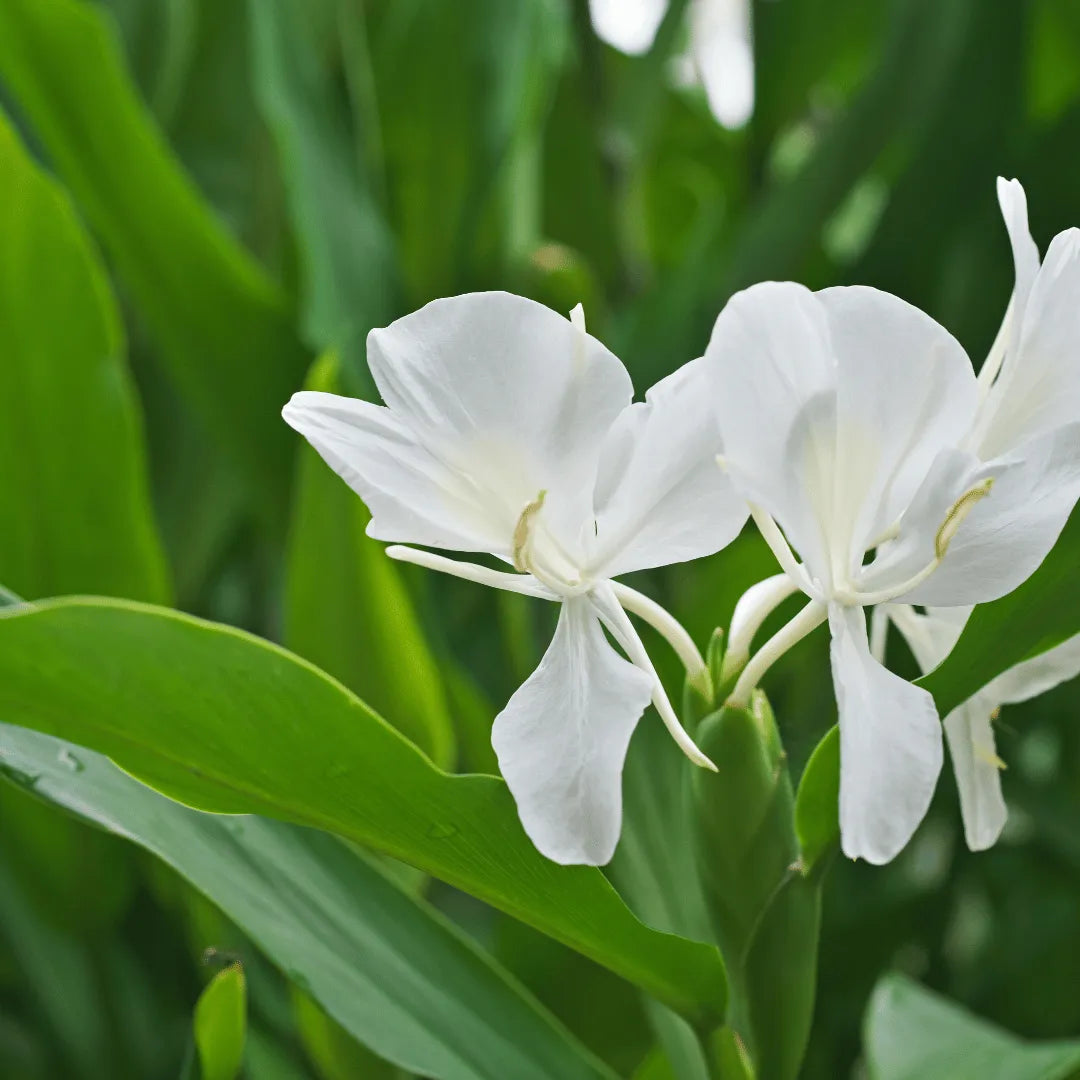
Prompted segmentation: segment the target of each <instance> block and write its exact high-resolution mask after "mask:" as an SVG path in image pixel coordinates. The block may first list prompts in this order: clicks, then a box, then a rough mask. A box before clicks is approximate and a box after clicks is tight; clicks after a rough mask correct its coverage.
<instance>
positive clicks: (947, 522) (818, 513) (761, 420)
mask: <svg viewBox="0 0 1080 1080" xmlns="http://www.w3.org/2000/svg"><path fill="white" fill-rule="evenodd" d="M1004 190H1005V194H1006V198H1005V201H1006V204H1007V207H1008V208H1009V209H1011V210H1012V211H1013V212H1015V209H1016V204H1015V198H1014V197H1013V196H1011V195H1010V193H1011V192H1013V191H1014V190H1017V189H1014V188H1012V187H1010V186H1008V185H1006V186H1005V188H1004ZM1007 214H1008V209H1007ZM1010 231H1011V233H1012V235H1013V242H1014V246H1015V247H1017V250H1021V249H1022V248H1024V245H1022V244H1021V243H1020V240H1019V239H1018V237H1019V232H1018V230H1017V228H1016V225H1015V217H1014V218H1013V219H1011V223H1010ZM1024 233H1025V235H1026V229H1025V230H1024ZM1076 236H1077V234H1076V232H1075V231H1074V230H1072V231H1070V233H1068V234H1063V236H1062V237H1058V238H1057V239H1056V240H1055V241H1054V244H1052V245H1051V248H1050V251H1049V252H1048V254H1047V259H1046V263H1045V265H1044V266H1043V268H1042V270H1041V271H1039V272H1038V273H1034V272H1033V271H1031V268H1030V258H1029V257H1028V256H1029V255H1030V251H1027V249H1026V248H1024V251H1025V252H1026V254H1024V259H1025V261H1024V264H1023V265H1024V276H1023V277H1021V275H1020V273H1019V269H1018V284H1017V290H1016V294H1015V296H1014V300H1013V302H1012V305H1011V307H1010V315H1009V317H1008V318H1007V320H1006V323H1007V327H1006V330H1005V331H1004V332H1003V335H1002V337H1003V341H1002V343H1000V344H999V346H998V350H999V352H1000V353H1001V360H1000V375H999V376H998V379H997V381H996V382H994V383H993V384H989V380H988V379H987V380H985V381H984V388H983V389H980V387H979V386H978V385H977V383H976V379H975V375H974V373H973V371H972V368H971V364H970V363H969V361H968V359H967V357H966V355H965V354H964V351H963V349H962V348H961V347H960V345H959V344H958V343H957V342H956V341H955V340H954V339H953V338H952V337H951V336H950V335H949V333H948V332H947V331H946V330H944V329H943V328H942V327H941V326H939V325H938V324H937V323H935V322H934V321H933V320H932V319H930V318H929V317H927V316H926V315H924V314H922V313H921V312H919V311H918V310H917V309H915V308H913V307H911V306H910V305H909V304H906V303H905V302H904V301H902V300H899V299H897V298H896V297H893V296H889V295H888V294H885V293H881V292H878V291H877V290H874V289H869V288H861V287H852V288H837V289H826V290H824V291H823V292H820V293H811V292H810V291H809V290H807V289H804V288H802V287H801V286H799V285H794V284H790V283H788V284H776V283H766V284H763V285H758V286H755V287H753V288H751V289H748V290H747V291H746V292H743V293H740V294H739V295H737V296H736V297H734V298H733V299H732V300H731V302H730V303H729V304H728V306H727V307H726V308H725V309H724V311H723V312H722V313H721V314H720V317H719V318H718V320H717V323H716V326H715V328H714V331H713V336H712V340H711V342H710V344H709V348H708V350H707V352H706V357H705V359H706V366H707V370H708V372H709V374H710V375H711V377H712V378H713V380H714V384H715V392H714V399H715V401H716V402H717V407H718V414H719V418H720V433H721V438H722V441H723V443H724V447H725V463H726V466H727V468H728V470H729V472H730V475H731V476H732V478H733V479H734V480H735V483H736V486H737V487H738V488H739V490H740V491H741V492H742V493H743V494H744V495H745V497H746V498H747V499H748V501H749V502H750V504H751V513H752V515H753V517H754V519H755V521H756V522H757V523H758V526H759V528H760V529H761V532H762V534H763V535H764V537H765V539H766V540H767V541H768V543H769V544H770V546H771V547H772V548H773V550H774V552H775V553H776V555H777V559H778V560H779V562H780V565H781V568H782V569H783V570H784V571H785V572H786V573H787V574H788V575H789V577H790V578H791V580H792V581H793V582H794V583H795V584H796V585H797V587H798V588H799V589H801V590H802V591H803V592H804V593H806V595H807V596H809V597H810V598H811V602H810V604H809V605H807V607H806V608H805V609H804V610H803V611H802V612H800V614H799V615H797V616H796V617H795V619H793V620H792V622H791V623H789V624H788V626H786V627H785V628H784V629H783V630H781V631H780V632H779V633H778V634H777V635H776V636H775V637H774V639H773V640H771V641H770V642H768V643H767V644H766V645H765V646H764V647H763V648H762V649H761V650H760V651H759V653H758V654H757V655H755V656H754V658H753V659H751V660H750V661H749V663H748V664H747V665H746V667H745V668H744V669H743V671H742V674H741V675H740V676H739V679H738V683H737V685H736V688H735V692H734V694H733V700H734V701H735V702H736V703H739V702H742V701H745V700H748V697H749V692H750V690H751V689H752V688H753V686H754V685H755V684H756V682H757V680H758V679H759V678H760V677H761V675H762V674H763V672H764V671H765V670H766V668H767V667H768V666H769V664H771V663H772V662H773V661H774V660H775V659H776V658H777V657H778V656H779V655H780V654H781V653H782V652H783V651H784V650H786V649H787V648H788V647H790V646H791V645H792V644H794V643H795V642H796V641H798V640H799V639H800V638H801V637H803V636H805V635H806V634H807V633H809V632H810V631H811V630H812V629H813V628H814V627H816V626H817V625H819V624H820V623H821V622H823V621H825V620H826V619H827V620H828V622H829V625H830V629H831V632H832V669H833V681H834V685H835V689H836V697H837V705H838V710H839V718H840V731H841V760H842V769H841V785H840V787H841V790H840V820H841V831H842V838H843V848H844V851H845V853H846V854H848V855H849V856H852V857H862V858H865V859H867V860H869V861H871V862H877V863H880V862H886V861H888V860H889V859H891V858H892V857H893V856H894V855H895V854H896V853H897V852H898V851H899V850H900V849H901V848H902V847H903V846H904V844H906V843H907V841H908V839H909V838H910V836H911V834H912V832H913V831H914V829H915V827H916V826H917V825H918V823H919V821H920V820H921V819H922V817H923V815H924V814H925V812H926V808H927V806H928V805H929V801H930V797H931V795H932V794H933V789H934V785H935V783H936V780H937V775H938V772H939V771H940V768H941V761H942V746H941V726H940V724H939V723H938V717H937V713H936V710H935V707H934V703H933V700H932V699H931V697H930V695H929V694H928V693H927V692H926V691H925V690H923V689H921V688H919V687H916V686H913V685H911V684H909V683H908V682H906V681H905V680H903V679H901V678H899V677H898V676H897V675H894V674H893V673H891V672H889V671H888V670H887V669H886V668H884V667H883V666H882V665H881V664H880V663H878V662H877V661H876V660H875V659H874V658H873V657H872V656H871V654H870V649H869V643H868V639H867V632H866V621H865V616H864V613H863V610H862V609H863V608H866V607H872V606H875V605H878V604H886V603H892V602H899V603H913V604H934V605H940V606H955V605H970V604H976V603H981V602H984V601H987V600H993V599H996V598H997V597H999V596H1003V595H1004V594H1005V593H1007V592H1010V591H1011V590H1012V589H1014V588H1016V586H1017V585H1019V584H1020V583H1021V582H1022V581H1024V580H1025V579H1026V578H1027V577H1028V576H1029V575H1030V574H1031V573H1032V572H1033V571H1034V570H1035V569H1036V567H1038V565H1039V563H1041V562H1042V560H1043V558H1044V557H1045V556H1046V554H1047V552H1048V551H1049V550H1050V548H1051V547H1052V546H1053V543H1054V541H1055V540H1056V539H1057V536H1058V534H1059V533H1060V531H1061V528H1062V527H1063V525H1064V523H1065V521H1066V519H1067V517H1068V515H1069V512H1070V511H1071V509H1072V507H1073V505H1074V504H1075V502H1076V500H1077V497H1078V496H1080V424H1078V423H1076V422H1075V421H1074V420H1072V419H1069V416H1070V414H1069V410H1068V408H1064V409H1058V408H1057V407H1056V406H1055V404H1054V402H1053V401H1052V400H1051V398H1052V396H1053V395H1062V396H1064V394H1065V391H1064V390H1063V389H1062V387H1063V386H1064V385H1065V384H1067V385H1068V387H1069V392H1070V393H1071V392H1075V391H1076V390H1077V389H1080V332H1078V331H1080V305H1078V304H1077V297H1078V296H1080V291H1078V285H1080V263H1078V260H1077V250H1078V248H1077V242H1076ZM1022 253H1023V252H1022ZM1035 258H1036V263H1037V255H1036V257H1035ZM1017 262H1018V268H1019V266H1020V256H1018V259H1017ZM980 401H981V404H980ZM1071 416H1072V417H1080V410H1078V409H1076V408H1073V409H1072V412H1071ZM986 417H989V419H986ZM1067 419H1068V422H1063V421H1065V420H1067ZM789 545H790V546H789ZM792 548H794V549H795V551H797V552H798V553H799V555H800V556H801V557H802V562H799V561H797V559H796V557H795V555H794V554H793V552H792V550H791V549H792Z"/></svg>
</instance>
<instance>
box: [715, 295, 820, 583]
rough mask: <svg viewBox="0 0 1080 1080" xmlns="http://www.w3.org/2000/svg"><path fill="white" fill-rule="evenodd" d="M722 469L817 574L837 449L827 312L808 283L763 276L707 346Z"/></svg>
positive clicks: (734, 302)
mask: <svg viewBox="0 0 1080 1080" xmlns="http://www.w3.org/2000/svg"><path fill="white" fill-rule="evenodd" d="M704 367H705V370H706V372H707V373H708V375H709V378H710V379H711V381H712V394H711V396H712V399H713V402H714V404H715V407H716V409H717V415H718V419H719V426H720V437H721V440H722V442H723V446H724V457H725V459H726V463H727V468H728V470H729V473H730V475H731V477H732V479H733V481H734V482H735V485H736V487H737V488H738V489H739V490H740V491H741V493H742V494H743V495H744V496H745V497H746V499H747V500H748V501H749V502H752V503H755V504H757V505H759V506H761V507H762V508H763V509H764V510H766V511H767V512H768V513H769V514H771V515H772V516H773V517H775V518H776V519H777V521H778V522H779V523H780V525H781V526H782V527H783V529H784V532H785V533H786V534H787V538H788V541H789V542H790V543H791V545H792V546H793V547H794V548H795V549H796V550H797V551H798V552H799V554H800V555H801V556H802V558H803V560H804V561H805V562H806V564H807V566H808V567H809V569H810V572H811V574H812V575H813V576H814V577H816V578H817V579H818V580H824V579H825V578H827V576H828V573H829V558H828V554H827V549H826V538H825V536H824V533H823V530H822V521H823V520H825V518H826V516H827V515H826V514H825V509H826V508H825V507H822V505H821V504H822V503H827V502H828V500H829V499H830V498H831V490H832V488H831V481H827V480H826V478H827V477H830V476H831V475H832V465H833V457H834V452H835V400H836V365H835V362H834V359H833V355H832V345H831V342H830V339H829V328H828V322H827V319H826V317H825V311H824V309H823V308H822V306H821V304H820V303H818V301H817V299H816V298H815V296H814V294H813V293H812V292H810V290H809V289H806V288H804V287H803V286H801V285H796V284H794V283H792V282H772V281H769V282H763V283H762V284H760V285H754V286H752V287H751V288H749V289H746V290H745V291H743V292H740V293H736V294H735V296H733V297H732V298H731V299H730V300H729V301H728V303H727V305H726V306H725V307H724V310H723V311H721V312H720V315H719V317H718V318H717V320H716V325H715V326H714V327H713V332H712V337H711V338H710V339H709V345H708V348H707V349H706V350H705V358H704Z"/></svg>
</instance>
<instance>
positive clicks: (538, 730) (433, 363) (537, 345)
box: [284, 293, 746, 864]
mask: <svg viewBox="0 0 1080 1080" xmlns="http://www.w3.org/2000/svg"><path fill="white" fill-rule="evenodd" d="M368 360H369V365H370V368H371V372H372V375H373V376H374V379H375V382H376V385H377V386H378V388H379V391H380V393H381V394H382V397H383V400H384V401H385V402H386V405H385V406H380V405H373V404H370V403H368V402H365V401H357V400H352V399H348V398H342V397H338V396H336V395H332V394H324V393H316V392H302V393H298V394H296V395H295V396H294V397H293V399H292V401H291V402H290V403H289V404H288V405H287V406H286V408H285V410H284V416H285V419H286V420H287V421H288V422H289V423H290V424H291V425H292V426H293V427H294V428H296V429H297V430H298V431H299V432H300V433H301V434H303V435H304V436H305V438H307V440H308V441H309V442H310V443H311V444H312V445H313V446H314V447H315V449H316V450H318V452H319V453H320V454H321V455H322V456H323V457H324V458H325V459H326V461H327V462H328V464H330V466H331V467H332V468H334V469H335V470H336V471H337V472H338V473H339V474H340V475H341V476H342V477H343V478H344V479H345V481H346V482H347V483H348V484H349V485H350V486H351V487H352V488H353V489H354V490H355V491H356V492H357V493H358V494H359V495H360V496H361V497H362V498H363V499H364V501H365V502H366V503H367V505H368V507H369V509H370V510H371V513H372V519H371V522H370V525H369V527H368V533H369V534H370V535H371V536H373V537H375V538H377V539H379V540H387V541H395V542H399V544H400V543H408V544H419V545H424V546H426V547H433V548H443V549H451V550H456V551H462V552H479V553H485V554H489V555H492V556H494V557H496V558H497V559H499V560H502V562H504V563H505V564H507V565H508V569H507V570H498V569H494V568H492V567H489V566H485V565H481V564H479V563H473V562H464V561H458V560H455V559H450V558H447V557H445V556H442V555H437V554H434V553H432V552H429V551H425V550H420V549H418V548H415V547H405V546H397V545H396V546H392V547H390V548H388V549H387V553H388V554H389V555H390V556H392V557H393V558H396V559H401V560H404V561H407V562H413V563H418V564H419V565H421V566H426V567H429V568H431V569H434V570H439V571H442V572H444V573H448V574H453V575H455V576H457V577H462V578H467V579H468V580H471V581H476V582H479V583H481V584H485V585H491V586H493V587H495V588H498V589H506V590H509V591H511V592H518V593H523V594H525V595H528V596H533V597H538V598H540V599H543V600H549V601H555V602H558V603H560V605H561V610H560V614H559V620H558V625H557V627H556V630H555V636H554V639H553V640H552V643H551V645H550V647H549V648H548V650H547V652H546V653H545V655H544V657H543V659H542V660H541V662H540V666H539V667H538V668H537V669H536V671H535V672H534V673H533V674H532V675H531V676H530V677H529V678H528V679H527V680H526V681H525V683H524V684H523V685H522V686H521V687H520V689H518V690H517V691H516V692H515V693H514V695H513V696H512V697H511V699H510V701H509V703H508V704H507V706H506V708H505V709H503V711H502V712H501V713H499V715H498V716H497V717H496V719H495V723H494V727H493V730H492V743H493V745H494V748H495V752H496V755H497V756H498V759H499V768H500V770H501V772H502V774H503V776H504V778H505V779H506V782H507V784H508V785H509V787H510V790H511V792H512V793H513V796H514V798H515V800H516V802H517V806H518V812H519V815H520V817H521V821H522V824H523V825H524V827H525V830H526V832H527V833H528V834H529V836H530V838H531V839H532V840H533V842H534V843H535V844H536V846H537V847H538V848H539V850H540V851H541V852H543V853H544V854H545V855H547V856H548V857H549V858H551V859H553V860H555V861H557V862H561V863H590V864H603V863H605V862H607V861H608V860H609V859H610V858H611V855H612V853H613V851H614V849H615V845H616V843H617V841H618V837H619V830H620V823H621V790H620V788H621V775H622V767H623V761H624V758H625V755H626V750H627V746H628V744H629V740H630V736H631V734H632V733H633V730H634V727H635V725H636V723H637V721H638V719H639V717H640V716H641V714H642V712H643V710H644V709H645V707H646V706H647V705H648V703H649V702H650V701H652V703H653V704H654V705H655V706H656V709H657V711H658V712H659V714H660V717H661V719H662V720H663V722H664V723H665V725H666V726H667V728H668V730H669V731H670V732H671V735H672V737H673V738H674V739H675V741H676V742H677V743H678V744H679V746H680V747H681V749H682V750H683V751H684V752H685V753H686V755H687V756H688V757H689V758H690V759H691V760H693V761H695V762H696V763H697V764H699V765H703V766H706V767H708V766H709V765H710V764H711V763H710V762H709V761H708V759H707V758H706V757H705V756H704V755H703V754H702V753H701V752H700V751H699V750H698V749H697V747H696V746H695V745H694V743H693V742H692V741H691V739H690V738H689V736H688V735H687V733H686V732H685V731H684V730H683V728H682V726H681V725H680V723H679V720H678V718H677V717H676V715H675V712H674V710H673V709H672V707H671V704H670V702H669V701H668V699H667V697H666V695H665V693H664V689H663V686H662V685H661V683H660V680H659V678H658V677H657V674H656V671H655V669H654V667H653V665H652V662H651V661H650V659H649V656H648V654H647V653H646V651H645V648H644V646H643V644H642V642H641V639H640V638H639V637H638V634H637V631H636V629H635V628H634V626H633V624H632V623H631V621H630V619H629V618H628V616H627V614H626V613H627V612H631V613H632V614H634V615H636V616H638V617H640V618H642V619H644V620H645V621H646V622H649V623H651V624H652V625H653V626H654V627H655V628H656V629H657V630H659V631H660V633H661V634H663V635H664V636H665V637H666V638H667V640H668V641H669V642H670V643H671V644H672V646H674V648H675V649H676V651H677V652H678V654H679V656H680V658H681V659H682V660H683V662H684V664H685V665H686V666H687V670H688V673H689V674H690V676H691V677H693V678H698V679H704V678H707V675H706V671H705V667H704V664H703V662H702V659H701V656H700V653H699V652H698V650H697V648H696V647H695V645H694V643H693V641H692V640H691V639H690V637H689V635H688V634H687V633H686V631H685V630H683V628H682V627H681V626H680V625H679V624H678V623H677V622H676V621H675V620H674V619H673V618H672V617H671V616H670V615H669V614H668V613H667V612H666V611H664V610H663V609H662V608H661V607H660V606H659V605H657V604H656V603H654V602H653V601H652V600H650V599H648V598H647V597H645V596H643V595H642V594H640V593H638V592H636V591H635V590H633V589H630V588H629V587H627V586H625V585H623V584H621V583H618V582H616V581H614V580H613V579H614V578H616V577H618V576H620V575H622V574H626V573H629V572H631V571H634V570H642V569H646V568H649V567H656V566H661V565H665V564H667V563H674V562H681V561H684V560H687V559H694V558H698V557H701V556H704V555H709V554H712V553H713V552H715V551H718V550H719V549H720V548H722V547H723V546H724V545H725V544H727V543H728V542H729V541H730V540H731V539H732V538H733V537H734V536H735V535H736V533H737V532H738V531H739V529H740V528H741V526H742V524H743V522H744V521H745V518H746V509H745V505H744V504H743V503H742V502H741V500H740V499H738V498H737V496H736V495H735V493H734V490H733V488H732V486H731V484H730V481H729V480H728V479H727V478H726V477H724V476H723V475H722V474H721V473H720V472H719V471H718V470H717V469H716V468H715V465H714V463H713V461H714V458H715V454H716V451H717V448H718V442H717V437H716V426H715V418H714V416H713V414H712V411H711V407H710V406H709V404H708V403H707V402H705V401H703V399H702V398H701V396H700V395H699V394H697V393H696V388H695V386H694V385H693V384H691V383H690V382H688V380H687V379H686V378H685V374H684V373H683V372H677V373H676V374H675V375H673V376H671V377H670V378H668V379H665V380H664V381H663V382H662V383H660V384H659V385H658V386H656V387H654V388H653V389H652V390H651V391H650V392H649V394H648V396H647V398H646V400H645V402H643V403H638V404H631V398H632V393H633V389H632V386H631V383H630V377H629V375H628V374H627V372H626V369H625V368H624V367H623V365H622V363H621V362H620V361H619V360H618V359H617V358H616V357H615V356H614V355H612V353H610V352H609V351H608V350H607V349H606V348H605V347H604V346H603V345H602V344H601V343H600V342H599V341H597V340H596V339H595V338H593V337H591V336H590V335H589V334H588V333H587V332H586V330H585V326H584V319H583V316H582V314H581V310H580V308H578V309H575V312H574V315H573V317H572V320H570V321H568V320H566V319H564V318H562V317H561V316H559V315H556V314H555V313H554V312H552V311H550V310H548V309H547V308H545V307H543V306H542V305H540V304H537V303H534V302H532V301H530V300H526V299H523V298H521V297H516V296H511V295H508V294H506V293H480V294H471V295H466V296H460V297H455V298H451V299H446V300H436V301H434V302H433V303H430V304H428V305H427V306H426V307H424V308H422V309H421V310H420V311H417V312H415V313H414V314H412V315H408V316H406V317H405V318H403V319H400V320H398V321H397V322H395V323H393V324H392V325H391V326H389V327H387V328H385V329H382V330H375V331H373V332H372V333H371V335H370V336H369V338H368ZM509 568H512V571H513V572H511V569H509ZM605 630H606V631H607V633H608V634H610V635H611V638H612V639H613V640H614V641H615V642H616V643H617V644H618V646H619V648H620V649H621V650H622V654H620V652H619V651H617V650H616V649H615V648H614V646H613V645H612V644H611V643H610V642H609V640H608V638H607V637H606V636H605ZM623 654H624V655H623Z"/></svg>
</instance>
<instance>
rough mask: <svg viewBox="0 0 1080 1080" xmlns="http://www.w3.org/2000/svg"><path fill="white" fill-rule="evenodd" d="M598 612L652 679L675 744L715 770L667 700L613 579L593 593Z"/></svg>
mask: <svg viewBox="0 0 1080 1080" xmlns="http://www.w3.org/2000/svg"><path fill="white" fill-rule="evenodd" d="M590 599H591V601H592V603H593V606H594V607H595V609H596V612H597V614H598V615H599V616H600V620H601V621H602V622H603V624H604V626H605V627H607V629H608V631H609V632H610V634H611V636H612V637H613V638H614V639H615V640H616V641H617V642H618V643H619V645H620V646H621V647H622V649H623V651H624V652H625V653H626V655H627V656H628V657H630V660H631V661H632V662H633V663H634V664H635V665H636V666H637V667H638V668H640V669H641V670H642V671H644V672H645V673H646V674H647V675H648V676H649V678H650V680H651V681H652V703H653V705H654V706H656V711H657V712H658V713H659V714H660V719H661V720H662V721H663V723H664V727H666V728H667V729H668V734H669V735H671V737H672V738H673V739H674V740H675V745H676V746H678V748H679V749H680V750H681V751H682V752H683V753H684V754H685V755H686V756H687V757H688V758H689V759H690V760H691V761H692V762H693V763H694V764H695V765H700V766H701V767H702V768H703V769H712V771H713V772H716V766H715V765H714V764H713V763H712V761H710V760H709V758H708V757H706V755H705V754H703V753H702V752H701V750H699V749H698V747H697V744H696V743H695V742H694V740H693V739H691V738H690V735H689V733H688V732H687V731H686V729H685V728H684V727H683V726H682V724H681V723H680V722H679V718H678V716H677V715H676V714H675V710H674V708H672V705H671V702H670V701H669V700H668V696H667V692H666V691H665V690H664V684H663V683H662V682H661V681H660V676H659V675H658V674H657V672H656V668H655V667H654V666H653V662H652V660H650V659H649V654H648V651H647V650H646V648H645V645H644V643H643V642H642V640H641V638H640V637H639V636H638V632H637V631H636V630H635V629H634V626H633V623H631V622H630V620H629V619H628V618H627V617H626V612H625V611H623V609H622V607H621V606H620V604H619V601H618V600H617V599H616V598H615V592H614V589H613V588H612V585H611V583H610V582H608V583H604V584H601V585H599V586H597V588H595V589H594V590H593V592H592V594H591V597H590Z"/></svg>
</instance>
